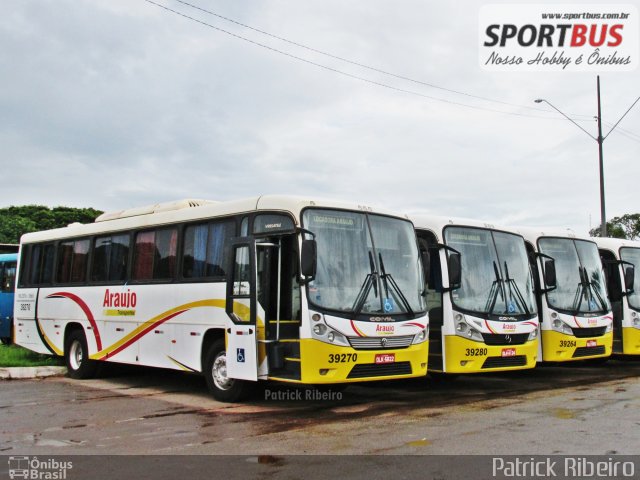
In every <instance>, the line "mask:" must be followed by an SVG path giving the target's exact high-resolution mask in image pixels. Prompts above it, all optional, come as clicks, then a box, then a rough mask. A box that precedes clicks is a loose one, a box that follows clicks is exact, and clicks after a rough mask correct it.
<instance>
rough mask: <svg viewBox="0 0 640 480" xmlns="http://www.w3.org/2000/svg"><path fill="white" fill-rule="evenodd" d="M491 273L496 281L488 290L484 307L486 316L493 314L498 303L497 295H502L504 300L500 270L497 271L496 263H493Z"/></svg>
mask: <svg viewBox="0 0 640 480" xmlns="http://www.w3.org/2000/svg"><path fill="white" fill-rule="evenodd" d="M493 272H494V273H495V276H496V279H495V280H494V281H493V283H492V284H491V290H489V297H488V298H487V303H486V304H485V306H484V310H485V312H487V313H488V314H492V313H493V309H494V308H496V302H497V301H498V293H501V294H502V298H503V299H504V298H505V295H504V287H503V285H502V278H501V277H500V270H499V269H498V264H497V263H496V261H495V260H494V261H493Z"/></svg>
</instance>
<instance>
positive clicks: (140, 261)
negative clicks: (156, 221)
mask: <svg viewBox="0 0 640 480" xmlns="http://www.w3.org/2000/svg"><path fill="white" fill-rule="evenodd" d="M177 244H178V230H177V229H176V228H164V229H159V230H152V231H148V232H139V233H138V234H137V235H136V243H135V247H134V259H133V280H171V279H173V278H175V273H176V250H177Z"/></svg>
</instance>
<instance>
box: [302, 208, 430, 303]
mask: <svg viewBox="0 0 640 480" xmlns="http://www.w3.org/2000/svg"><path fill="white" fill-rule="evenodd" d="M303 222H304V228H306V229H307V230H309V231H311V232H313V233H314V234H315V239H316V242H317V252H318V265H317V270H316V277H315V279H314V280H313V281H312V282H310V283H309V285H308V294H309V300H310V301H311V303H313V304H314V305H316V306H317V307H319V308H325V309H328V310H334V311H339V312H345V313H349V314H351V315H353V316H358V315H360V314H369V315H371V314H375V315H385V316H387V315H397V314H409V315H410V316H412V315H413V314H417V313H424V310H425V306H424V298H423V290H424V285H423V283H424V282H423V276H422V264H421V262H420V257H419V255H418V248H417V244H416V237H415V232H414V230H413V225H412V224H411V223H410V222H408V221H405V220H401V219H398V218H391V217H385V216H382V215H374V214H369V213H361V212H348V211H339V210H320V209H307V210H305V212H304V214H303Z"/></svg>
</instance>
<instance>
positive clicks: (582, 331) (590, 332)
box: [571, 327, 607, 338]
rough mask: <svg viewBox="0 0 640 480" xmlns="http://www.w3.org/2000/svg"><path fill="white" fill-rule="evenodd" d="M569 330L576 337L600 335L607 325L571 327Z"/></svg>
mask: <svg viewBox="0 0 640 480" xmlns="http://www.w3.org/2000/svg"><path fill="white" fill-rule="evenodd" d="M571 330H572V331H573V336H574V337H576V338H587V337H601V336H602V335H604V332H605V331H606V330H607V327H590V328H572V329H571Z"/></svg>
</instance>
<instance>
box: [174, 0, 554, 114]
mask: <svg viewBox="0 0 640 480" xmlns="http://www.w3.org/2000/svg"><path fill="white" fill-rule="evenodd" d="M175 1H176V2H178V3H181V4H183V5H186V6H188V7H191V8H194V9H196V10H200V11H201V12H204V13H207V14H209V15H213V16H215V17H218V18H220V19H222V20H225V21H227V22H231V23H234V24H236V25H239V26H241V27H244V28H248V29H249V30H253V31H254V32H258V33H261V34H263V35H267V36H269V37H271V38H275V39H276V40H280V41H282V42H286V43H288V44H290V45H295V46H296V47H300V48H304V49H305V50H309V51H310V52H314V53H318V54H320V55H324V56H325V57H329V58H333V59H335V60H339V61H341V62H345V63H349V64H351V65H355V66H358V67H361V68H366V69H367V70H371V71H373V72H377V73H382V74H384V75H388V76H390V77H394V78H397V79H400V80H406V81H407V82H412V83H416V84H418V85H424V86H426V87H431V88H436V89H438V90H443V91H445V92H449V93H455V94H457V95H464V96H466V97H470V98H476V99H478V100H484V101H486V102H493V103H499V104H501V105H508V106H511V107H518V108H527V109H530V110H536V111H539V112H547V113H549V110H547V109H544V108H536V107H531V106H529V105H520V104H517V103H510V102H505V101H502V100H497V99H495V98H489V97H483V96H480V95H474V94H472V93H467V92H462V91H460V90H454V89H451V88H447V87H443V86H440V85H436V84H434V83H429V82H425V81H423V80H416V79H415V78H411V77H407V76H405V75H400V74H397V73H393V72H389V71H387V70H383V69H381V68H377V67H372V66H370V65H366V64H364V63H362V62H358V61H355V60H350V59H348V58H344V57H341V56H338V55H334V54H332V53H329V52H325V51H323V50H319V49H317V48H313V47H310V46H308V45H304V44H302V43H299V42H296V41H293V40H289V39H288V38H285V37H281V36H278V35H274V34H273V33H269V32H267V31H265V30H261V29H259V28H256V27H252V26H251V25H247V24H245V23H242V22H239V21H237V20H234V19H232V18H229V17H225V16H224V15H221V14H219V13H216V12H213V11H211V10H207V9H206V8H202V7H199V6H197V5H193V4H192V3H189V2H185V1H184V0H175Z"/></svg>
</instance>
